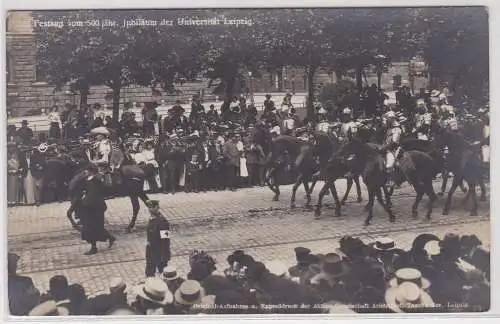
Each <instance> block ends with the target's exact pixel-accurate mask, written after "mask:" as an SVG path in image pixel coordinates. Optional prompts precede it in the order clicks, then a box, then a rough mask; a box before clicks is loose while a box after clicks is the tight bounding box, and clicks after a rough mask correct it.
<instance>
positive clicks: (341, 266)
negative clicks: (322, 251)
mask: <svg viewBox="0 0 500 324" xmlns="http://www.w3.org/2000/svg"><path fill="white" fill-rule="evenodd" d="M321 269H322V272H324V273H325V274H327V275H328V276H330V277H340V276H342V275H344V274H345V273H346V272H347V271H349V266H348V265H347V263H346V262H345V260H344V259H342V257H341V256H340V255H338V254H337V253H328V254H326V255H325V257H324V258H323V260H322V265H321Z"/></svg>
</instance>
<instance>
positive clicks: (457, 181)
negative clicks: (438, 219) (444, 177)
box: [443, 176, 462, 215]
mask: <svg viewBox="0 0 500 324" xmlns="http://www.w3.org/2000/svg"><path fill="white" fill-rule="evenodd" d="M461 181H462V179H461V177H460V179H459V177H457V176H455V177H454V178H453V183H452V184H451V188H450V191H449V192H448V198H447V199H446V203H445V205H444V208H443V215H448V214H449V213H450V207H451V197H452V196H453V194H454V193H455V190H457V187H458V186H459V185H460V182H461Z"/></svg>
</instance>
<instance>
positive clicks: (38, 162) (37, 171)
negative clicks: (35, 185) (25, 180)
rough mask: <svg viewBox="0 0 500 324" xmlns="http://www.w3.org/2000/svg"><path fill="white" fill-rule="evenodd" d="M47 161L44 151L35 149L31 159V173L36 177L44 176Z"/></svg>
mask: <svg viewBox="0 0 500 324" xmlns="http://www.w3.org/2000/svg"><path fill="white" fill-rule="evenodd" d="M45 165H46V161H45V156H43V154H42V153H40V152H38V151H35V152H34V153H33V155H32V156H31V159H30V170H31V175H32V176H33V178H35V179H42V178H43V171H44V169H45Z"/></svg>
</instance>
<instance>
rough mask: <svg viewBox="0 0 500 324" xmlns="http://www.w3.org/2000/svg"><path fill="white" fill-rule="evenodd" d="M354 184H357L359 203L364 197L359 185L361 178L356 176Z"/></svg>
mask: <svg viewBox="0 0 500 324" xmlns="http://www.w3.org/2000/svg"><path fill="white" fill-rule="evenodd" d="M353 180H354V183H355V184H356V193H357V195H358V202H359V203H360V202H362V201H363V197H362V196H361V185H360V184H359V176H357V175H355V176H354V179H353Z"/></svg>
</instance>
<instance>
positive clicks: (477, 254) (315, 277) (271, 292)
mask: <svg viewBox="0 0 500 324" xmlns="http://www.w3.org/2000/svg"><path fill="white" fill-rule="evenodd" d="M339 243H340V248H339V249H337V250H335V251H332V252H331V253H327V254H315V253H313V252H312V251H311V250H310V249H308V248H304V247H297V248H295V255H296V263H295V264H288V265H286V264H284V263H283V262H281V261H277V260H274V261H270V262H260V261H259V260H255V259H254V258H253V257H252V256H251V255H249V254H246V253H245V252H244V251H241V250H237V251H234V252H233V253H232V254H230V255H228V256H227V259H226V260H224V261H219V262H217V261H216V260H215V259H214V258H212V257H211V256H210V255H209V254H207V253H205V252H203V251H194V252H193V253H191V255H190V256H189V261H188V262H189V268H190V270H189V272H188V273H187V275H186V276H184V275H182V274H181V273H179V272H178V270H177V269H176V268H175V267H173V266H172V265H168V264H167V265H166V266H165V267H164V269H163V272H162V273H161V274H160V275H157V276H151V277H147V278H145V279H142V280H141V278H137V281H136V282H134V284H136V285H135V286H133V287H128V284H130V283H126V282H125V281H124V280H123V279H122V278H113V279H110V281H109V283H108V286H109V291H106V292H103V293H100V294H97V295H93V296H88V295H87V294H86V292H85V290H84V288H83V287H82V286H81V285H80V284H78V283H74V284H70V283H69V282H68V279H67V278H66V277H65V276H62V275H55V276H53V277H52V278H51V279H50V284H49V286H50V287H49V290H48V291H47V292H45V293H40V292H39V291H38V289H37V288H36V287H35V285H34V283H33V281H32V279H31V278H30V277H28V276H21V275H18V274H16V270H17V263H18V260H19V257H18V256H17V255H15V254H13V253H9V259H8V270H9V279H8V286H9V305H10V311H11V314H12V315H30V316H63V315H163V314H165V315H168V314H256V313H287V314H298V313H343V314H346V313H347V314H348V313H373V312H376V313H407V312H437V313H441V312H478V311H487V310H488V309H489V307H490V284H489V282H490V281H489V280H490V255H489V252H488V251H486V250H485V249H483V248H482V246H481V245H482V243H481V241H480V240H479V239H478V238H477V237H476V236H475V235H464V236H461V237H459V236H457V235H455V234H447V235H445V236H444V237H443V238H442V239H440V238H438V237H437V236H435V235H432V234H421V235H418V236H417V237H416V238H415V239H414V241H413V243H412V245H411V248H410V249H408V250H402V249H400V248H398V246H397V244H396V243H395V242H394V240H392V239H391V238H388V237H384V238H380V239H377V240H376V241H375V242H370V243H365V242H363V240H361V239H359V238H354V237H349V236H347V237H343V238H342V239H341V240H340V242H339ZM137 282H139V283H138V284H137ZM106 288H107V287H102V289H106Z"/></svg>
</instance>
